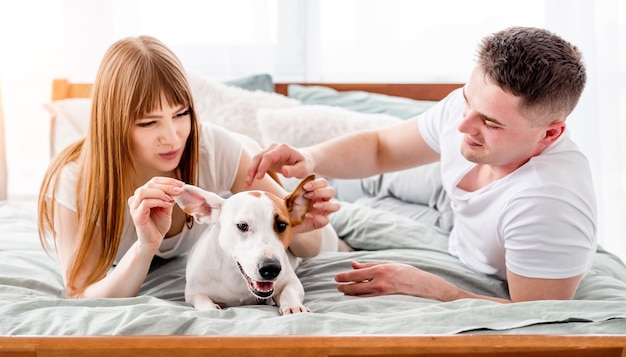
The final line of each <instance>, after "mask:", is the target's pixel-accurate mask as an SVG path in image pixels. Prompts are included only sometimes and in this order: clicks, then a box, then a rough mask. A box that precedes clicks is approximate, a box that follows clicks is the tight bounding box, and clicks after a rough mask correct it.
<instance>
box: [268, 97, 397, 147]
mask: <svg viewBox="0 0 626 357" xmlns="http://www.w3.org/2000/svg"><path fill="white" fill-rule="evenodd" d="M257 120H258V122H259V128H260V129H261V136H262V138H263V145H265V146H267V145H269V144H271V143H287V144H289V145H291V146H294V147H304V146H310V145H314V144H317V143H319V142H322V141H326V140H328V139H332V138H334V137H337V136H340V135H344V134H349V133H353V132H355V131H358V130H362V129H376V128H382V127H385V126H389V125H393V124H397V123H400V122H402V119H399V118H396V117H394V116H391V115H388V114H368V113H360V112H356V111H353V110H349V109H344V108H339V107H333V106H327V105H300V106H297V107H292V108H282V109H265V108H264V109H259V111H258V113H257Z"/></svg>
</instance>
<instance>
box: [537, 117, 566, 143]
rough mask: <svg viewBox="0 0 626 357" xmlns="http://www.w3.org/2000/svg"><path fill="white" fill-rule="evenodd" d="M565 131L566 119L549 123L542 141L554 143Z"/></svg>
mask: <svg viewBox="0 0 626 357" xmlns="http://www.w3.org/2000/svg"><path fill="white" fill-rule="evenodd" d="M564 132H565V122H564V121H560V120H559V121H555V122H553V123H550V124H548V126H547V127H546V129H545V130H544V137H543V138H542V140H541V141H542V143H543V144H544V145H546V146H548V145H550V144H552V143H553V142H555V141H556V139H558V138H560V137H561V135H562V134H563V133H564Z"/></svg>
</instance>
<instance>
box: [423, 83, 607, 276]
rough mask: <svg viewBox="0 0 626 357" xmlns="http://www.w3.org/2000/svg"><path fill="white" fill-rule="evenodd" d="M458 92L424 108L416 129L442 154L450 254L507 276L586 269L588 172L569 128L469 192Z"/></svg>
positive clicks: (590, 231) (590, 203)
mask: <svg viewBox="0 0 626 357" xmlns="http://www.w3.org/2000/svg"><path fill="white" fill-rule="evenodd" d="M464 103H465V101H464V98H463V94H462V89H458V90H455V91H454V92H452V93H451V94H450V95H449V96H448V97H447V98H445V99H444V100H442V101H441V102H439V103H438V104H437V105H435V106H434V107H433V108H431V109H430V110H428V111H427V112H425V113H423V114H422V115H421V117H420V119H419V124H418V125H419V130H420V133H421V135H422V137H423V138H424V140H425V141H426V143H427V144H428V145H429V146H430V147H431V148H432V149H433V150H435V151H437V152H438V153H440V157H441V176H442V183H443V187H444V189H445V190H446V192H447V193H448V195H449V196H450V200H451V205H452V210H453V212H454V226H453V228H452V231H451V232H450V238H449V251H450V253H451V254H453V255H455V256H457V257H458V258H459V259H460V260H461V261H462V262H463V263H465V264H466V265H468V266H469V267H471V268H473V269H474V270H476V271H479V272H482V273H484V274H489V275H494V276H497V277H499V278H500V279H503V280H506V270H507V269H509V270H510V271H511V272H513V273H515V274H517V275H521V276H525V277H530V278H542V279H560V278H568V277H572V276H576V275H579V274H584V273H586V272H587V271H588V270H589V268H590V266H591V263H592V260H593V256H594V253H595V251H596V199H595V193H594V188H593V182H592V178H591V170H590V167H589V163H588V161H587V158H586V157H585V155H584V154H583V153H582V152H581V151H580V149H579V148H578V147H577V146H576V144H575V143H574V142H573V141H572V140H571V138H570V135H569V131H568V130H565V132H564V133H563V134H562V135H561V137H560V138H559V139H558V140H557V141H556V142H554V143H553V144H552V145H550V146H549V147H547V148H546V149H545V150H544V151H543V152H542V153H541V154H539V155H537V156H535V157H533V158H531V159H530V160H529V161H528V162H527V163H526V164H524V165H522V166H521V167H519V168H518V169H517V170H516V171H514V172H512V173H510V174H509V175H507V176H505V177H503V178H501V179H500V180H497V181H495V182H492V183H491V184H489V185H488V186H485V187H483V188H481V189H479V190H476V191H474V192H467V191H464V190H462V189H459V188H458V187H457V185H458V183H459V181H460V180H461V179H462V178H463V177H464V176H465V174H466V173H467V172H468V171H469V170H471V169H472V168H473V167H474V165H475V164H474V163H472V162H470V161H468V160H467V159H465V157H463V155H462V154H461V142H462V135H463V134H461V133H460V132H459V131H458V129H457V126H458V124H459V122H460V121H461V119H462V117H463V106H464Z"/></svg>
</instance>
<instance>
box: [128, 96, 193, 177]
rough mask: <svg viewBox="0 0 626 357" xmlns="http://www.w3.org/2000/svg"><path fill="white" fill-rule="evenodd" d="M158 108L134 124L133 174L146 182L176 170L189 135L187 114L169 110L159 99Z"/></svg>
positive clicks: (181, 108) (179, 109)
mask: <svg viewBox="0 0 626 357" xmlns="http://www.w3.org/2000/svg"><path fill="white" fill-rule="evenodd" d="M161 103H163V104H162V108H161V109H160V110H155V111H153V112H151V113H148V114H146V115H144V116H143V117H141V118H139V119H137V120H136V121H135V125H134V126H133V128H132V130H131V150H132V152H133V156H134V158H135V164H136V169H137V174H138V175H139V178H140V179H141V180H144V181H147V180H149V179H150V178H152V177H154V176H171V174H172V172H174V171H175V170H176V168H177V167H178V164H179V162H180V159H181V157H182V155H183V151H184V149H185V144H186V143H187V138H188V137H189V133H190V132H191V112H190V109H189V108H188V107H184V106H182V105H179V106H171V105H170V104H169V103H167V101H166V100H165V98H164V97H163V98H161Z"/></svg>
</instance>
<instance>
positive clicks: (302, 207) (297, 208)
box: [285, 174, 315, 227]
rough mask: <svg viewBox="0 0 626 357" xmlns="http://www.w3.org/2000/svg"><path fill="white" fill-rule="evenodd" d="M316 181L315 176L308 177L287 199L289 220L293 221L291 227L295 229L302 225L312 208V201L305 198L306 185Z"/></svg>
mask: <svg viewBox="0 0 626 357" xmlns="http://www.w3.org/2000/svg"><path fill="white" fill-rule="evenodd" d="M314 179H315V174H311V175H309V176H307V177H306V178H305V179H304V180H302V181H301V182H300V184H299V185H298V187H296V189H295V190H293V192H292V193H291V194H289V195H288V196H287V197H285V205H287V210H288V211H289V220H290V221H291V225H292V226H293V227H295V226H297V225H299V224H300V223H302V222H303V221H304V216H305V215H306V213H307V212H309V211H310V210H311V208H312V204H311V200H309V199H307V198H304V194H305V193H306V191H305V190H304V185H305V184H306V183H307V182H309V181H312V180H314Z"/></svg>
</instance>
